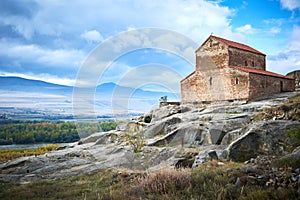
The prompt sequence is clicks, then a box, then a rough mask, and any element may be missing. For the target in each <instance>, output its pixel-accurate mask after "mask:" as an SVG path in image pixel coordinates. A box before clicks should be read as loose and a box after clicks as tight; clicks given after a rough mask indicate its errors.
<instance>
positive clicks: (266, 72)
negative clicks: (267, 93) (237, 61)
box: [232, 66, 293, 79]
mask: <svg viewBox="0 0 300 200" xmlns="http://www.w3.org/2000/svg"><path fill="white" fill-rule="evenodd" d="M232 68H234V69H238V70H242V71H244V72H249V73H254V74H261V75H266V76H273V77H278V78H285V79H293V78H290V77H287V76H283V75H281V74H276V73H274V72H269V71H265V70H259V69H253V68H248V67H240V66H236V67H232Z"/></svg>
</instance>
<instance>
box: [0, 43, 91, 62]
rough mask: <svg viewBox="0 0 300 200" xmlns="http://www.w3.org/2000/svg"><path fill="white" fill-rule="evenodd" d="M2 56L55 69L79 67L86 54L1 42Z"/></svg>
mask: <svg viewBox="0 0 300 200" xmlns="http://www.w3.org/2000/svg"><path fill="white" fill-rule="evenodd" d="M0 46H1V48H0V56H5V57H8V58H11V59H17V60H18V61H19V62H20V63H21V62H35V63H38V64H41V65H50V66H55V67H62V66H63V67H70V68H73V67H78V66H80V64H81V62H82V60H83V58H84V56H85V55H84V53H83V52H82V51H79V50H74V49H73V50H66V49H55V50H52V49H45V48H42V47H40V46H38V45H34V44H18V43H13V42H9V41H5V40H0Z"/></svg>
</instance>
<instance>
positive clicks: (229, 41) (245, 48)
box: [210, 35, 266, 56]
mask: <svg viewBox="0 0 300 200" xmlns="http://www.w3.org/2000/svg"><path fill="white" fill-rule="evenodd" d="M210 37H212V38H215V39H216V40H219V41H221V42H223V43H225V44H227V45H228V46H230V47H234V48H237V49H242V50H245V51H250V52H252V53H257V54H261V55H264V56H265V55H266V54H264V53H262V52H260V51H257V50H256V49H253V48H252V47H250V46H247V45H245V44H241V43H238V42H234V41H231V40H226V39H224V38H220V37H216V36H213V35H212V36H210Z"/></svg>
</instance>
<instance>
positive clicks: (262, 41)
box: [0, 0, 300, 85]
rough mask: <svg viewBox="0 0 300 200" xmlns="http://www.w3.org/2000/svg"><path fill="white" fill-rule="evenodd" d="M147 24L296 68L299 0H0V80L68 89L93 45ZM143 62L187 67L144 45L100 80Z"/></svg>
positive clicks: (299, 63) (274, 66) (272, 66)
mask: <svg viewBox="0 0 300 200" xmlns="http://www.w3.org/2000/svg"><path fill="white" fill-rule="evenodd" d="M149 27H151V28H152V27H153V28H160V29H167V30H171V31H175V32H178V33H180V34H183V35H185V36H187V37H189V38H191V39H192V40H193V41H195V42H196V43H197V44H198V45H201V43H202V42H204V40H205V39H206V38H207V37H208V36H209V35H210V34H211V33H213V34H214V35H216V36H220V37H225V38H227V39H231V40H235V41H239V42H243V43H246V44H248V45H250V46H252V47H254V48H256V49H258V50H260V51H262V52H264V53H265V54H267V69H268V70H270V71H274V72H277V73H281V74H286V73H287V72H290V71H292V70H296V69H300V39H299V38H300V1H299V0H259V1H253V0H248V1H246V0H234V1H232V0H231V1H230V0H215V1H213V0H210V1H208V0H207V1H205V0H166V1H161V0H151V1H139V0H113V1H107V0H89V1H84V0H72V1H68V0H41V1H38V0H36V1H34V0H1V1H0V75H1V76H20V77H25V78H32V79H39V80H44V81H48V82H53V83H58V84H66V85H74V83H75V79H76V77H77V74H78V71H79V69H80V68H81V66H82V65H83V63H84V62H85V60H86V59H87V58H88V56H89V55H90V54H91V53H92V52H93V50H95V49H96V48H97V47H98V46H99V45H101V43H103V42H105V41H107V40H110V39H111V38H113V37H114V36H115V35H117V34H119V33H121V32H124V31H130V30H137V29H140V28H149ZM169 39H170V38H169ZM171 39H172V38H171ZM173 40H174V41H176V38H173ZM106 53H109V50H108V52H106ZM99 62H101V61H99ZM148 63H157V64H162V65H166V66H169V67H170V68H174V69H175V70H177V72H178V73H180V74H181V75H182V76H185V75H187V74H189V73H191V72H192V71H193V70H194V68H193V66H191V65H189V64H188V63H187V62H186V61H185V60H184V59H182V58H180V57H179V56H177V55H173V54H170V53H168V52H164V51H158V50H153V49H148V48H144V49H140V50H137V51H133V52H130V53H127V54H125V55H120V57H119V58H118V59H115V60H112V64H111V65H110V67H109V68H108V69H107V70H106V72H105V74H104V75H103V77H102V80H101V82H111V81H112V82H118V80H120V79H121V77H122V76H124V74H126V73H127V72H128V71H130V70H132V69H133V68H135V67H137V66H141V65H145V64H148ZM139 76H140V75H139ZM153 76H155V75H153ZM158 77H159V78H162V79H164V80H166V79H169V77H167V76H162V75H160V74H159V73H158V74H157V77H156V78H157V79H155V81H158V82H159V81H160V80H159V78H158ZM133 78H134V77H133ZM125 85H126V84H125Z"/></svg>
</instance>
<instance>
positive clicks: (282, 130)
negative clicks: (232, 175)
mask: <svg viewBox="0 0 300 200" xmlns="http://www.w3.org/2000/svg"><path fill="white" fill-rule="evenodd" d="M298 126H300V122H295V121H287V120H277V121H260V122H255V123H253V124H250V125H249V126H248V127H246V128H245V129H243V130H242V136H241V137H240V138H239V139H237V140H235V141H234V142H232V143H231V144H230V145H229V147H228V148H227V150H226V151H225V152H224V154H223V155H224V156H225V157H227V158H228V159H231V160H234V161H245V160H248V159H250V158H253V157H256V156H257V155H274V156H277V155H278V156H281V155H284V154H285V153H286V141H287V139H288V136H287V134H286V132H287V131H288V130H290V129H295V128H297V127H298Z"/></svg>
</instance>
